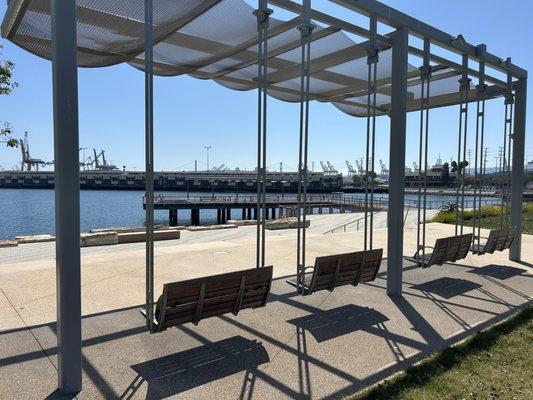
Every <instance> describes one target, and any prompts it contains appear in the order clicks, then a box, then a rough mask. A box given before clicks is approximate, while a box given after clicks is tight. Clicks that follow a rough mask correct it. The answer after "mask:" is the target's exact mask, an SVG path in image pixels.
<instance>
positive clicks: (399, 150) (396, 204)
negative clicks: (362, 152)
mask: <svg viewBox="0 0 533 400" xmlns="http://www.w3.org/2000/svg"><path fill="white" fill-rule="evenodd" d="M408 38H409V33H408V30H407V29H406V28H400V29H398V30H397V31H395V32H393V33H392V34H391V39H392V103H391V110H390V118H391V121H390V158H389V160H390V161H389V162H390V167H389V169H390V176H389V210H388V238H387V254H388V255H387V294H388V295H389V296H401V294H402V269H403V212H404V189H405V183H404V179H405V141H406V117H407V56H408V52H407V49H408Z"/></svg>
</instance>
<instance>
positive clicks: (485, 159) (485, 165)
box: [483, 147, 489, 175]
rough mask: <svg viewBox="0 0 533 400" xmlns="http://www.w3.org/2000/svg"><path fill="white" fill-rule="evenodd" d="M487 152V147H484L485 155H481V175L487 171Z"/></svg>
mask: <svg viewBox="0 0 533 400" xmlns="http://www.w3.org/2000/svg"><path fill="white" fill-rule="evenodd" d="M488 153H489V149H488V147H485V156H484V157H483V175H485V174H486V173H487V156H488Z"/></svg>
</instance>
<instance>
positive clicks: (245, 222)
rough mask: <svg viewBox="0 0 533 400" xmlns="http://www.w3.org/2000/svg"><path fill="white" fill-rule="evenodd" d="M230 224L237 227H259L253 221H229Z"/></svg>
mask: <svg viewBox="0 0 533 400" xmlns="http://www.w3.org/2000/svg"><path fill="white" fill-rule="evenodd" d="M227 222H228V224H230V225H237V226H251V225H257V221H255V220H253V219H228V221H227Z"/></svg>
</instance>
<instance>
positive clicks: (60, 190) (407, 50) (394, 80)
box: [1, 0, 527, 393]
mask: <svg viewBox="0 0 533 400" xmlns="http://www.w3.org/2000/svg"><path fill="white" fill-rule="evenodd" d="M152 1H153V0H145V2H146V3H145V4H146V10H147V12H146V15H145V21H144V22H145V25H146V31H145V39H146V42H145V49H144V50H145V51H146V53H147V57H146V67H147V68H146V72H145V74H146V87H145V88H146V91H145V101H146V169H147V177H148V178H149V177H150V176H151V175H150V173H152V174H153V85H152V80H153V59H152V48H153V40H152V39H153V32H152V28H153V26H152V25H153V24H152V22H151V21H152V12H151V10H152ZM261 1H264V4H266V0H261ZM330 1H332V2H333V3H336V4H338V5H340V6H342V7H345V8H347V9H349V10H352V11H355V12H357V13H360V14H362V15H365V16H367V17H369V18H370V19H371V20H377V21H379V22H382V23H385V24H387V25H389V26H391V27H392V28H394V29H395V31H394V32H392V33H391V34H388V35H375V38H374V39H375V41H376V43H377V44H380V45H382V46H389V47H392V51H393V68H392V77H391V82H390V84H391V98H392V103H391V104H392V106H391V112H390V118H391V131H390V141H391V152H390V164H391V167H390V169H391V181H390V194H389V217H388V218H389V227H388V262H387V272H388V279H387V293H388V294H389V295H401V293H402V256H403V254H402V253H403V251H402V247H403V199H404V186H403V185H404V184H403V174H404V168H403V167H404V164H405V134H406V132H405V131H406V113H407V111H409V101H408V99H407V86H408V82H407V80H408V74H407V57H408V55H409V54H413V55H416V56H421V55H422V56H425V57H428V58H429V59H430V60H431V61H433V62H436V63H438V64H440V65H441V66H446V67H450V68H452V69H454V70H455V71H461V72H463V73H464V72H466V73H467V74H468V75H471V76H475V77H479V76H480V72H479V71H475V70H473V69H470V68H469V69H467V70H466V71H462V70H461V69H462V67H463V66H464V65H465V64H466V63H465V62H463V66H461V65H458V64H457V63H455V62H453V61H451V60H448V59H446V58H445V57H441V56H437V55H435V54H430V53H428V52H426V53H424V51H423V50H420V49H417V48H414V47H411V46H409V44H408V37H409V35H410V34H411V35H414V36H416V37H419V38H421V39H423V40H424V41H426V40H429V41H431V43H432V44H433V45H436V46H439V47H442V48H443V49H446V50H449V51H452V52H454V53H457V54H460V55H461V56H463V58H466V59H469V60H474V61H476V62H481V63H483V64H484V65H486V66H487V67H489V68H492V69H494V70H497V71H500V72H504V73H506V74H508V76H509V77H510V78H511V80H510V85H511V86H512V89H513V90H514V91H515V114H514V124H513V125H514V131H513V132H512V138H513V143H512V146H513V148H512V158H513V161H512V167H513V168H512V187H511V188H512V193H511V217H510V219H511V225H512V226H517V227H518V229H520V227H521V212H522V190H523V186H524V182H523V172H524V147H525V129H526V98H527V71H525V70H524V69H522V68H521V67H519V66H517V65H514V64H512V63H511V62H510V61H508V60H506V59H504V58H500V57H498V56H496V55H494V54H491V53H488V52H486V50H485V48H484V47H483V48H482V47H481V46H474V45H472V44H469V43H468V42H466V41H465V40H464V38H463V37H462V36H458V37H454V36H452V35H450V34H448V33H446V32H444V31H441V30H439V29H437V28H434V27H432V26H430V25H428V24H426V23H423V22H421V21H419V20H417V19H415V18H412V17H410V16H408V15H406V14H404V13H402V12H400V11H398V10H395V9H394V8H391V7H389V6H386V5H384V4H382V3H380V2H378V1H375V0H330ZM270 3H271V4H273V5H275V6H278V7H280V8H284V9H286V10H289V11H292V12H295V13H296V14H299V15H303V14H304V12H303V11H304V7H303V6H301V5H299V4H297V3H294V2H293V1H291V0H270ZM306 3H307V4H309V3H308V1H307V2H306ZM28 4H29V0H11V1H10V2H9V3H8V9H7V12H6V15H5V17H4V20H3V22H2V27H1V28H2V36H3V37H5V38H10V37H12V35H13V34H14V32H15V31H16V29H17V27H18V25H19V24H20V22H21V21H22V18H23V16H24V12H25V9H26V7H27V5H28ZM305 7H307V5H306V6H305ZM306 13H307V14H308V15H310V17H311V19H313V20H316V21H319V22H322V23H325V24H328V25H333V26H337V27H339V28H341V29H342V30H345V31H347V32H351V33H354V34H356V35H360V36H362V37H366V38H369V39H370V38H372V37H373V36H372V32H371V31H370V30H369V29H365V28H362V27H359V26H356V25H353V24H350V23H348V22H346V21H343V20H340V19H338V18H335V17H332V16H329V15H327V14H325V13H322V12H320V11H317V10H314V9H312V8H310V7H309V8H308V9H307V11H306ZM51 14H52V48H53V58H52V64H53V74H52V75H53V94H54V146H55V154H56V156H55V160H56V187H55V191H56V210H57V213H56V231H57V240H56V253H57V256H56V258H57V310H58V314H57V320H58V376H59V383H58V386H59V389H60V391H61V392H62V393H76V392H78V391H80V390H81V285H80V247H79V240H78V238H79V233H80V232H79V231H80V228H79V171H78V168H77V167H78V164H79V154H78V108H77V95H78V89H77V79H76V76H77V60H76V50H77V47H76V7H75V3H74V2H65V4H63V2H62V1H60V0H52V2H51ZM267 39H268V35H267ZM265 41H266V40H265ZM481 77H482V79H484V80H485V82H490V83H492V84H493V85H494V86H489V87H487V90H486V95H485V97H484V99H488V98H492V97H498V96H502V95H503V94H504V93H508V90H506V89H508V82H503V81H501V80H499V79H497V78H495V77H492V76H490V75H488V74H486V73H485V72H484V71H483V73H481ZM260 92H261V90H260ZM306 101H308V99H307V100H306ZM453 104H460V102H458V101H457V102H450V103H449V104H443V106H447V105H453ZM430 108H431V107H430ZM306 124H307V122H306ZM265 129H266V128H265ZM65 132H68V133H69V134H68V135H67V134H65ZM261 140H264V137H263V139H261ZM263 143H264V142H263ZM259 158H260V159H262V161H263V162H262V163H263V164H264V147H263V153H262V154H259V157H258V159H259ZM300 167H301V166H300ZM76 171H77V172H76ZM264 173H265V170H264V168H263V169H262V168H258V174H259V175H262V176H263V179H264ZM150 182H151V183H150ZM146 193H147V202H148V203H152V202H153V197H152V194H153V180H152V179H147V187H146ZM262 197H263V196H262ZM263 205H264V204H263ZM258 218H259V216H258ZM262 220H263V228H264V215H263V217H262ZM263 240H264V237H263ZM262 246H264V243H263V244H262ZM520 246H521V237H520V234H519V235H517V238H516V239H515V241H514V243H513V245H512V247H511V249H510V253H509V257H510V259H511V260H514V261H519V260H520V256H521V252H520V250H521V249H520ZM262 250H263V252H262V255H261V258H263V259H264V247H263V248H262ZM146 251H147V252H146V253H147V256H146V264H147V306H148V307H147V308H148V311H149V315H150V314H151V313H152V314H153V307H152V305H153V205H152V206H150V205H149V204H147V247H146ZM261 264H264V262H262V263H261ZM150 311H151V312H150ZM152 320H153V318H150V317H149V321H152ZM149 323H150V322H149Z"/></svg>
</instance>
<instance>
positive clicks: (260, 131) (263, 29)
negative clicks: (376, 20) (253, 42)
mask: <svg viewBox="0 0 533 400" xmlns="http://www.w3.org/2000/svg"><path fill="white" fill-rule="evenodd" d="M271 13H272V10H269V9H268V0H259V7H258V9H257V10H256V11H255V12H254V15H255V16H256V17H257V31H258V35H259V36H258V38H259V46H258V52H257V53H258V55H257V56H258V60H257V65H258V70H257V83H258V85H257V205H256V208H255V213H256V214H257V228H256V229H257V234H256V267H257V268H259V267H264V266H265V250H266V242H265V235H266V230H265V229H266V204H265V203H266V199H265V193H266V131H267V118H266V115H267V81H266V75H267V62H268V60H267V55H268V50H267V44H268V21H269V16H270V14H271Z"/></svg>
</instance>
